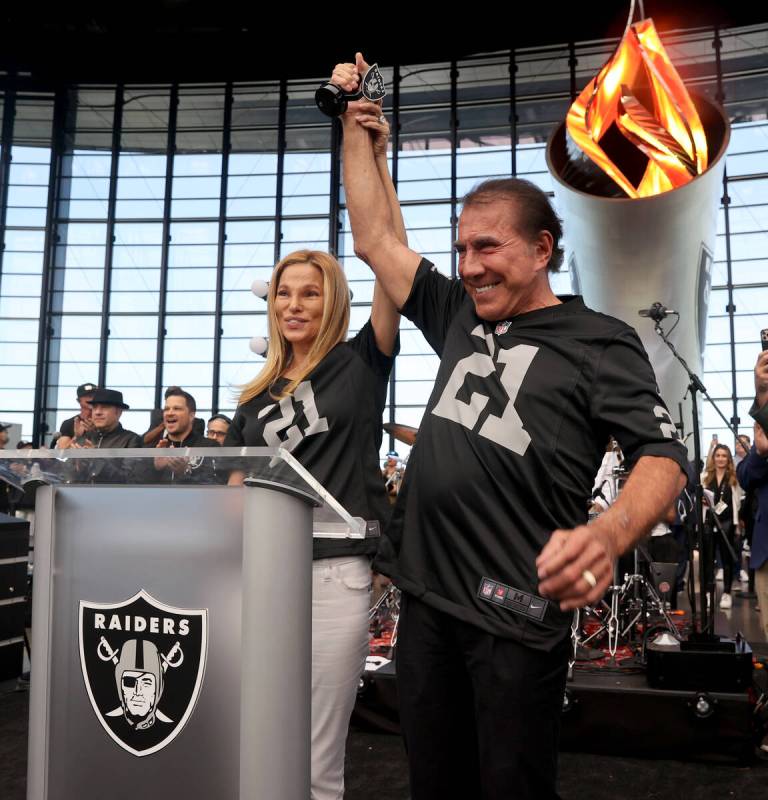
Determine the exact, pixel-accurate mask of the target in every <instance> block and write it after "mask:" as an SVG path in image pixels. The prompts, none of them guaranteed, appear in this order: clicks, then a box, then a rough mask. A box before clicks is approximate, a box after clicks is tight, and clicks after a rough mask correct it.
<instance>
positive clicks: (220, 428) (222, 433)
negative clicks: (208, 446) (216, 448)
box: [205, 414, 232, 444]
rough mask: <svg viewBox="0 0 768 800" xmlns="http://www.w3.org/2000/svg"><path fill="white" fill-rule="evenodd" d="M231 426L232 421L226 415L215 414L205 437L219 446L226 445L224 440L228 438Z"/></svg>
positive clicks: (209, 422) (210, 420)
mask: <svg viewBox="0 0 768 800" xmlns="http://www.w3.org/2000/svg"><path fill="white" fill-rule="evenodd" d="M231 424H232V420H231V419H230V418H229V417H228V416H227V415H226V414H214V415H213V416H212V417H211V418H210V419H209V420H208V430H207V431H206V434H205V435H206V436H207V437H208V438H209V439H213V440H214V441H215V442H217V443H218V444H224V439H226V437H227V431H228V430H229V426H230V425H231Z"/></svg>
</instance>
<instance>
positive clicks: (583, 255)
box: [547, 97, 730, 431]
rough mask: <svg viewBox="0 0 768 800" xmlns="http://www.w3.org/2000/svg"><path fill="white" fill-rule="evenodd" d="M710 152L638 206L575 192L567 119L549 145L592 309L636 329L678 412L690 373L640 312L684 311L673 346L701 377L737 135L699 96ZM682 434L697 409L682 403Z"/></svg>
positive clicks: (578, 275) (577, 276) (570, 257)
mask: <svg viewBox="0 0 768 800" xmlns="http://www.w3.org/2000/svg"><path fill="white" fill-rule="evenodd" d="M693 99H694V102H695V104H696V107H697V110H698V112H699V115H700V117H701V120H702V122H703V123H704V128H705V131H706V136H707V143H708V147H709V153H710V161H709V167H708V169H707V170H706V171H705V172H704V173H703V174H701V175H699V176H698V177H696V178H694V179H693V180H692V181H690V182H689V183H687V184H685V185H684V186H681V187H679V188H677V189H673V190H671V191H668V192H664V193H663V194H658V195H655V196H652V197H642V198H637V199H630V198H623V197H605V196H597V195H595V194H590V193H587V192H585V191H582V190H580V189H577V188H574V186H573V185H571V182H569V178H570V176H571V175H572V174H573V169H572V164H571V162H570V157H569V155H568V151H567V148H566V126H565V122H563V123H562V124H561V125H560V126H558V128H557V129H556V130H555V132H554V133H553V134H552V136H551V137H550V140H549V143H548V145H547V165H548V167H549V170H550V172H551V173H552V175H553V177H554V179H555V198H556V201H557V206H558V209H559V212H560V214H561V216H562V218H563V222H564V228H565V247H566V260H567V263H568V264H569V265H570V269H571V270H572V272H573V275H574V285H575V288H576V290H577V291H578V292H580V293H581V294H583V296H584V300H585V302H586V303H587V305H588V306H590V307H591V308H594V309H595V310H597V311H602V312H604V313H607V314H611V315H613V316H615V317H619V319H622V320H624V321H625V322H627V323H628V324H629V325H632V326H633V327H634V328H635V329H636V330H637V332H638V334H639V335H640V338H641V340H642V342H643V345H644V346H645V349H646V350H647V351H648V355H649V356H650V359H651V363H652V364H653V367H654V369H655V370H656V376H657V379H658V382H659V388H660V390H661V395H662V397H663V398H664V400H665V402H666V403H667V406H668V408H669V409H670V412H671V413H672V414H673V415H675V414H676V409H677V408H678V403H679V402H680V401H681V400H682V398H683V396H684V395H685V392H686V389H687V386H688V376H687V375H686V374H685V372H684V371H683V370H682V369H681V368H680V365H679V364H678V363H677V362H676V361H674V359H673V357H672V355H671V353H670V352H669V350H668V349H667V347H666V345H665V344H664V343H663V342H662V341H661V339H660V338H659V337H658V336H657V335H656V334H655V333H654V330H653V323H652V322H651V321H650V320H641V319H639V318H638V313H637V312H638V309H641V308H649V307H650V306H651V305H652V304H653V303H654V302H656V301H660V302H662V303H663V304H664V305H666V306H667V307H669V308H673V309H675V310H676V311H678V312H679V313H680V324H679V325H678V327H677V328H676V329H675V331H674V333H673V334H672V337H671V341H672V342H673V343H674V345H675V347H676V348H677V349H678V351H679V352H680V353H681V355H682V356H683V357H684V358H685V359H686V361H687V362H688V363H689V365H690V367H691V369H692V370H693V371H694V372H696V373H698V374H700V373H701V368H702V354H703V351H704V345H705V332H706V322H707V310H708V306H709V293H710V284H711V269H712V261H713V257H714V250H715V237H716V233H717V209H718V204H719V198H720V193H721V191H722V180H723V170H724V168H725V158H724V156H725V151H726V148H727V146H728V140H729V135H730V128H729V125H728V120H727V118H726V117H725V114H724V112H723V110H722V109H721V108H719V107H718V106H715V105H714V104H713V103H711V102H709V101H708V100H705V99H703V98H701V97H694V98H693ZM683 414H684V425H685V430H686V431H690V430H691V419H690V407H689V405H688V404H683Z"/></svg>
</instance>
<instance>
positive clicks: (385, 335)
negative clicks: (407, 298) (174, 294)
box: [225, 116, 405, 800]
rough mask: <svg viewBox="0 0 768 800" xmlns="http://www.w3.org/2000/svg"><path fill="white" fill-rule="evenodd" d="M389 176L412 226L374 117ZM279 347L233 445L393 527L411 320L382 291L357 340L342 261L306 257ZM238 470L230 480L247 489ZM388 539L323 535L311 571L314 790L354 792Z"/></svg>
mask: <svg viewBox="0 0 768 800" xmlns="http://www.w3.org/2000/svg"><path fill="white" fill-rule="evenodd" d="M364 126H365V127H367V128H368V129H369V131H370V132H371V135H372V137H373V141H374V146H375V149H376V163H377V169H378V179H379V180H381V181H382V183H383V184H384V185H385V187H386V189H387V194H388V197H389V198H390V207H391V212H392V215H393V218H394V219H395V220H396V221H397V222H398V223H399V228H400V231H401V235H402V237H403V241H405V228H404V226H403V223H402V217H401V214H400V207H399V205H398V203H397V196H396V194H395V190H394V186H393V185H392V181H391V179H390V176H389V171H388V169H387V156H386V147H387V140H388V136H389V126H388V125H387V123H386V120H385V119H384V117H383V116H379V117H371V118H370V119H366V121H365V125H364ZM267 303H268V311H267V313H268V322H269V348H268V351H267V355H266V362H265V364H264V368H263V369H262V371H261V372H260V373H259V374H258V375H257V376H256V377H255V378H254V379H253V380H252V381H251V382H250V383H248V384H247V385H246V386H245V387H243V389H242V392H241V394H240V397H239V403H238V408H237V411H236V413H235V416H234V419H233V420H232V424H231V426H230V428H229V432H228V434H227V438H226V440H225V446H243V445H246V446H273V447H274V446H281V447H285V448H286V449H288V450H289V451H291V453H292V454H293V455H294V456H295V457H296V458H297V459H298V460H299V461H300V462H301V463H302V464H303V465H304V466H305V467H306V468H307V469H308V470H309V471H310V472H311V473H312V475H313V476H314V477H315V478H316V479H317V480H318V481H319V482H320V483H321V484H322V485H323V486H324V487H325V488H326V489H328V490H329V491H330V492H331V494H332V495H333V496H334V497H335V498H336V499H337V500H338V501H339V502H340V503H341V504H342V505H343V506H344V507H345V508H346V509H347V511H349V512H350V513H351V514H352V515H353V516H357V517H362V518H364V519H368V520H372V519H378V520H379V521H380V522H381V524H382V525H383V524H384V521H385V519H386V518H387V517H388V514H389V504H388V502H387V495H386V491H385V488H384V481H383V479H382V475H381V469H380V467H379V449H380V447H381V440H382V414H383V411H384V406H385V403H386V394H387V383H388V378H389V373H390V370H391V367H392V363H393V359H394V356H395V354H396V350H397V330H398V326H399V321H400V317H399V314H398V313H397V310H396V308H395V306H394V305H393V303H392V302H391V301H390V300H389V299H388V298H387V296H386V295H385V294H384V292H383V290H381V288H380V287H379V286H378V285H376V286H375V287H374V293H373V302H372V307H371V317H370V319H369V321H368V322H366V324H365V325H364V326H363V328H362V329H361V330H360V331H359V333H358V334H357V335H356V336H354V337H353V338H351V339H349V340H348V341H345V340H346V336H347V327H348V325H349V317H350V295H349V287H348V285H347V281H346V278H345V276H344V272H343V271H342V268H341V265H340V264H339V262H338V261H337V260H336V259H335V258H334V257H333V256H331V255H329V254H328V253H323V252H318V251H312V250H299V251H297V252H295V253H291V254H290V255H288V256H286V257H285V258H283V259H282V260H281V261H280V262H279V263H278V264H277V266H276V267H275V268H274V270H273V272H272V278H271V280H270V284H269V293H268V296H267ZM242 480H243V475H242V473H234V474H233V476H232V477H231V478H230V483H238V482H242ZM376 545H377V540H376V539H373V538H368V539H364V540H349V539H315V540H314V548H313V549H314V563H313V576H312V793H311V796H312V798H313V800H326V798H327V799H328V800H331V798H333V800H337V798H341V797H342V796H343V793H344V751H345V743H346V734H347V729H348V726H349V718H350V715H351V713H352V709H353V707H354V703H355V697H356V692H357V686H358V682H359V679H360V675H361V673H362V670H363V667H364V664H365V658H366V655H367V653H368V610H369V592H370V584H371V572H370V560H371V558H372V556H373V553H374V551H375V549H376Z"/></svg>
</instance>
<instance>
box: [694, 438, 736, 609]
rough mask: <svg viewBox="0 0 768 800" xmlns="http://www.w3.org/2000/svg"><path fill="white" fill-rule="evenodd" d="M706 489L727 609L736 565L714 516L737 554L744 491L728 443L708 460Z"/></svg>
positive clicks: (723, 604) (723, 602)
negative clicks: (740, 511) (709, 493)
mask: <svg viewBox="0 0 768 800" xmlns="http://www.w3.org/2000/svg"><path fill="white" fill-rule="evenodd" d="M701 482H702V485H703V486H704V488H705V489H709V490H710V491H711V492H712V493H713V495H714V498H713V500H712V506H711V508H710V509H709V511H708V514H707V526H708V527H709V528H710V535H711V536H712V537H713V541H714V545H715V551H716V552H719V553H720V561H721V562H722V565H723V595H722V597H721V598H720V608H723V609H728V608H731V606H732V605H733V603H732V600H731V585H732V584H733V573H734V569H737V567H738V564H736V563H735V562H734V560H733V557H732V556H731V554H730V552H729V550H728V548H727V547H726V546H725V544H724V542H723V537H722V536H721V535H720V532H719V531H718V530H717V526H716V524H715V522H714V521H713V519H712V515H713V516H714V517H716V518H717V521H718V522H719V523H720V527H721V528H722V531H723V533H724V534H725V538H726V540H727V541H728V544H729V545H730V546H731V548H732V549H733V550H734V551H735V552H738V547H737V544H736V537H737V534H738V530H739V508H740V506H741V499H742V496H743V492H742V489H741V486H739V483H738V481H737V480H736V467H735V466H734V463H733V457H732V456H731V451H730V448H729V447H728V446H727V445H725V444H718V445H717V446H716V447H715V448H714V449H713V450H712V454H711V458H709V459H708V460H707V467H706V469H705V470H704V473H703V475H702V476H701Z"/></svg>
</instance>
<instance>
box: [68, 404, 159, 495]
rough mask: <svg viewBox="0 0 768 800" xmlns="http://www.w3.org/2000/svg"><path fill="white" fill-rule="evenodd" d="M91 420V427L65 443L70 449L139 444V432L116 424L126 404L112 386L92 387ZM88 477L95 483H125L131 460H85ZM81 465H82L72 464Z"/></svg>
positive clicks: (129, 475) (132, 470)
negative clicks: (107, 387)
mask: <svg viewBox="0 0 768 800" xmlns="http://www.w3.org/2000/svg"><path fill="white" fill-rule="evenodd" d="M90 404H91V409H92V414H91V422H92V423H93V427H92V429H91V430H89V431H86V433H84V434H83V435H82V436H78V437H77V438H75V439H73V440H72V441H71V442H70V443H69V447H70V448H72V449H77V450H79V449H88V448H96V449H100V450H101V449H107V448H116V447H119V448H124V447H141V446H142V444H143V442H142V439H141V436H139V434H138V433H134V432H133V431H127V430H126V429H125V428H124V427H123V426H122V425H121V424H120V417H121V416H122V414H123V411H124V410H125V409H127V408H129V406H128V404H127V403H125V402H124V401H123V393H122V392H118V391H117V390H116V389H96V390H95V391H94V393H93V395H92V397H91V403H90ZM86 463H87V465H88V470H89V478H90V480H92V481H95V482H98V483H126V482H129V481H130V480H131V479H132V477H133V476H134V473H135V467H136V466H137V464H135V463H134V462H133V461H132V460H130V459H128V460H123V459H113V460H106V459H104V460H102V459H98V460H97V459H93V461H88V462H86ZM76 466H78V467H80V469H84V465H76Z"/></svg>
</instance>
